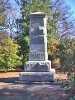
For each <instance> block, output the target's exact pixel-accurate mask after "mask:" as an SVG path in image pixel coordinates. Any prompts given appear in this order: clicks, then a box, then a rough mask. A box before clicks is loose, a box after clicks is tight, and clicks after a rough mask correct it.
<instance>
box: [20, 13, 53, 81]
mask: <svg viewBox="0 0 75 100" xmlns="http://www.w3.org/2000/svg"><path fill="white" fill-rule="evenodd" d="M46 26H47V16H46V14H45V13H43V12H35V13H32V14H30V30H29V36H30V46H29V61H28V62H26V63H25V64H24V72H21V73H20V75H19V80H20V81H34V82H35V81H38V82H40V81H43V82H44V81H54V79H55V69H52V68H51V61H48V54H47V29H46Z"/></svg>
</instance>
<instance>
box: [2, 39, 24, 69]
mask: <svg viewBox="0 0 75 100" xmlns="http://www.w3.org/2000/svg"><path fill="white" fill-rule="evenodd" d="M19 48H20V46H18V45H17V44H16V43H14V42H13V40H11V39H10V38H8V39H6V40H5V42H4V48H3V50H2V52H1V53H0V69H6V70H8V69H13V68H16V66H18V65H20V64H21V59H22V57H19V56H18V52H19V51H18V49H19Z"/></svg>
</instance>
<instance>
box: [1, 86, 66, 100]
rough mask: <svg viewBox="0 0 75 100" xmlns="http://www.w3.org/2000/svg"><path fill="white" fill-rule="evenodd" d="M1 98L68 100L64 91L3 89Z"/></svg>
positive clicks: (9, 99)
mask: <svg viewBox="0 0 75 100" xmlns="http://www.w3.org/2000/svg"><path fill="white" fill-rule="evenodd" d="M0 100H66V99H65V94H64V91H61V90H59V91H56V90H55V91H54V90H50V91H47V90H40V91H36V90H33V91H30V90H25V91H20V90H13V89H5V88H3V89H1V90H0Z"/></svg>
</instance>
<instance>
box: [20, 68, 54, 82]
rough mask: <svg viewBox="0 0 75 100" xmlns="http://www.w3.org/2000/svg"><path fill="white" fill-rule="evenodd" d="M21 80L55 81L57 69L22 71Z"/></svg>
mask: <svg viewBox="0 0 75 100" xmlns="http://www.w3.org/2000/svg"><path fill="white" fill-rule="evenodd" d="M19 80H20V81H27V82H53V81H54V80H55V69H51V70H50V72H20V74H19Z"/></svg>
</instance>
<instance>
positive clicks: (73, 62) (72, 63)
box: [59, 38, 75, 100]
mask: <svg viewBox="0 0 75 100" xmlns="http://www.w3.org/2000/svg"><path fill="white" fill-rule="evenodd" d="M59 47H60V62H61V67H62V69H63V70H64V72H65V71H66V72H67V73H68V74H67V75H68V81H67V86H68V88H69V91H68V92H67V96H68V100H74V98H75V40H74V39H70V38H69V39H63V40H61V45H60V46H59Z"/></svg>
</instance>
